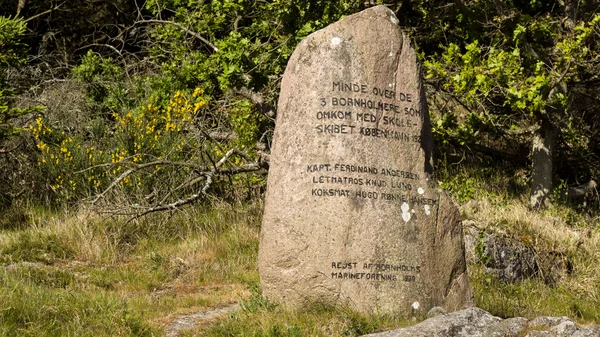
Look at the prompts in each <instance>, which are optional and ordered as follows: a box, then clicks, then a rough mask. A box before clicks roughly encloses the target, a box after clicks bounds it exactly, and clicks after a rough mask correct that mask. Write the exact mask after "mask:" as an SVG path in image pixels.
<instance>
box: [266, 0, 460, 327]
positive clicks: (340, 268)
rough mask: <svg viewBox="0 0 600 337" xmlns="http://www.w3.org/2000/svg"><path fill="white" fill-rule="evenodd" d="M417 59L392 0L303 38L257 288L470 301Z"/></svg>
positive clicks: (362, 299)
mask: <svg viewBox="0 0 600 337" xmlns="http://www.w3.org/2000/svg"><path fill="white" fill-rule="evenodd" d="M430 129H431V127H430V122H429V115H428V111H427V105H426V101H425V96H424V90H423V84H422V79H421V75H420V68H419V65H418V63H417V58H416V54H415V52H414V50H413V49H412V47H411V46H410V41H409V39H408V38H407V37H406V35H405V34H404V33H403V32H402V31H401V30H400V28H399V27H398V19H397V18H396V16H395V15H394V13H393V12H392V11H390V10H389V9H387V8H386V7H384V6H377V7H372V8H370V9H367V10H365V11H363V12H360V13H358V14H355V15H352V16H348V17H346V18H344V19H343V20H341V21H339V22H337V23H335V24H332V25H330V26H328V27H326V28H325V29H322V30H320V31H317V32H315V33H313V34H312V35H310V36H308V37H307V38H306V39H304V40H303V41H302V42H300V44H299V45H298V47H297V48H296V50H295V52H294V53H293V55H292V57H291V58H290V60H289V63H288V65H287V68H286V71H285V74H284V76H283V80H282V84H281V93H280V98H279V105H278V115H277V123H276V128H275V135H274V140H273V148H272V152H271V166H270V169H269V177H268V185H267V194H266V200H265V211H264V218H263V225H262V230H261V238H260V249H259V257H258V263H259V271H260V277H261V286H262V289H263V293H264V295H265V296H267V297H268V298H269V299H271V300H273V301H276V302H279V303H281V304H283V305H284V306H286V307H288V308H300V307H303V306H305V305H308V304H311V303H317V302H318V303H325V304H330V305H335V306H343V307H350V308H353V309H355V310H358V311H362V312H379V313H401V314H405V315H423V316H424V315H425V314H426V313H427V312H428V311H429V309H431V308H433V307H436V306H441V307H443V308H444V309H445V310H447V311H454V310H458V309H461V308H463V307H467V306H470V305H472V292H471V288H470V286H469V283H468V278H467V274H466V266H465V255H464V244H463V237H462V227H461V219H460V215H459V213H458V211H457V209H456V207H455V206H454V204H453V203H452V202H451V200H449V198H448V197H447V196H446V195H445V194H444V193H443V192H442V191H441V190H439V189H438V188H437V186H436V184H435V182H434V181H433V177H432V174H433V170H432V165H431V160H432V158H431V156H432V139H431V130H430Z"/></svg>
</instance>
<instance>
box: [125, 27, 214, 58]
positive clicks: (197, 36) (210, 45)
mask: <svg viewBox="0 0 600 337" xmlns="http://www.w3.org/2000/svg"><path fill="white" fill-rule="evenodd" d="M138 23H164V24H168V25H173V26H176V27H177V28H179V29H181V30H183V31H184V32H186V33H188V34H190V35H192V36H193V37H195V38H197V39H198V40H200V41H202V42H204V43H205V44H207V45H208V46H209V47H211V48H212V50H213V51H214V52H215V53H216V52H218V51H219V48H217V47H216V46H215V45H214V44H212V43H210V41H208V40H207V39H205V38H203V37H202V36H201V35H200V34H198V33H196V32H194V31H192V30H190V29H188V28H186V27H185V26H183V25H182V24H180V23H177V22H174V21H167V20H158V19H149V20H140V21H137V22H136V24H138Z"/></svg>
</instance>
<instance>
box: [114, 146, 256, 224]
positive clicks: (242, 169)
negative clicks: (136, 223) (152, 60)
mask: <svg viewBox="0 0 600 337" xmlns="http://www.w3.org/2000/svg"><path fill="white" fill-rule="evenodd" d="M233 155H238V156H241V157H243V158H245V159H249V157H248V155H247V154H245V153H243V152H241V151H239V150H237V149H235V148H234V149H231V150H229V151H227V153H225V155H224V156H223V157H222V158H221V159H220V160H219V161H218V162H216V163H215V164H214V169H213V170H210V171H208V172H201V173H202V174H203V175H204V177H203V178H205V179H206V181H205V183H204V186H203V187H202V189H200V191H198V193H195V194H193V195H191V196H189V197H187V198H185V199H180V200H177V201H175V202H172V203H169V204H166V205H161V204H158V205H156V206H154V207H150V208H148V209H146V210H145V211H144V212H142V213H140V214H137V215H135V216H134V217H132V218H131V219H129V220H128V222H130V221H133V220H135V219H137V218H140V217H143V216H145V215H148V214H150V213H154V212H160V211H166V210H175V209H177V208H179V207H181V206H184V205H187V204H190V203H193V202H195V201H197V200H199V199H201V198H202V197H205V196H208V193H207V192H208V189H209V188H210V186H211V185H212V183H213V181H214V177H215V176H216V175H219V174H227V175H232V174H238V173H246V172H254V171H258V170H260V169H262V168H264V167H265V164H264V158H263V157H262V156H261V157H259V160H258V161H257V162H254V163H250V164H246V165H242V166H238V167H233V168H230V169H224V170H221V169H220V167H221V166H223V165H224V164H225V163H226V162H227V160H229V158H230V157H231V156H233ZM126 173H127V174H129V172H128V171H127V172H125V173H123V174H122V175H121V176H119V178H117V180H119V179H120V178H121V177H123V176H124V175H125V174H126ZM121 180H122V179H121ZM200 180H201V178H200V177H199V178H197V179H194V180H192V181H191V182H189V183H188V184H187V186H191V185H193V184H196V183H197V182H199V181H200ZM119 181H120V180H119ZM115 182H116V183H118V182H117V181H115ZM115 182H113V184H115ZM113 184H111V185H113ZM180 187H181V186H180ZM180 187H178V188H180ZM109 188H110V187H109ZM181 188H182V187H181Z"/></svg>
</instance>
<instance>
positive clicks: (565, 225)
mask: <svg viewBox="0 0 600 337" xmlns="http://www.w3.org/2000/svg"><path fill="white" fill-rule="evenodd" d="M524 177H525V175H524V174H523V172H519V171H516V172H511V171H510V170H507V171H505V172H502V170H498V169H496V170H494V171H491V170H486V169H483V170H467V169H465V168H464V167H463V166H461V167H456V168H455V169H454V170H447V171H442V174H441V176H440V179H442V180H443V181H444V182H445V183H443V184H442V185H444V184H445V186H444V187H446V188H447V189H448V190H450V191H451V192H450V194H451V195H452V196H453V198H454V199H455V200H460V201H461V202H460V203H461V204H462V205H469V202H470V200H475V201H476V203H475V204H476V207H474V208H471V207H469V206H467V207H464V208H463V218H465V219H468V220H471V221H472V223H474V224H475V225H476V226H477V227H478V229H479V230H482V231H486V232H490V233H495V234H497V235H500V236H504V237H509V238H511V239H513V240H518V241H521V242H522V243H524V244H525V245H526V246H528V247H531V248H532V249H534V250H535V252H536V254H537V255H538V258H542V257H544V256H557V257H559V258H558V259H556V260H554V261H549V263H554V264H559V263H560V262H561V261H565V260H566V261H569V262H570V263H571V264H572V267H573V269H572V271H571V272H570V273H569V272H567V271H564V270H563V271H562V272H561V274H560V275H559V279H558V280H557V281H556V282H547V280H544V279H543V278H534V279H528V280H525V281H523V282H521V283H517V284H506V283H502V282H500V281H498V279H497V278H496V277H494V276H491V275H490V274H487V273H485V272H484V268H483V266H481V265H479V264H475V265H471V266H468V267H469V268H468V269H469V276H470V280H471V284H472V286H473V289H474V292H475V303H476V305H477V306H478V307H480V308H482V309H484V310H487V311H489V312H490V313H492V314H494V315H497V316H500V317H516V316H522V317H527V318H534V317H536V316H569V317H571V318H572V319H574V320H575V321H577V322H579V323H582V324H589V323H595V324H598V323H600V268H598V264H599V263H600V216H599V215H598V214H596V212H597V211H594V210H589V209H588V210H585V211H584V210H578V209H577V208H574V207H573V206H570V205H565V204H563V203H561V202H560V200H557V201H555V203H554V204H553V205H552V206H551V207H550V208H549V209H547V210H545V211H541V212H533V211H531V210H529V209H528V208H527V206H526V205H527V202H528V200H527V185H526V183H527V180H526V179H525V178H524ZM471 203H472V202H471ZM544 267H546V268H547V269H549V268H551V267H553V266H544ZM541 276H544V275H541Z"/></svg>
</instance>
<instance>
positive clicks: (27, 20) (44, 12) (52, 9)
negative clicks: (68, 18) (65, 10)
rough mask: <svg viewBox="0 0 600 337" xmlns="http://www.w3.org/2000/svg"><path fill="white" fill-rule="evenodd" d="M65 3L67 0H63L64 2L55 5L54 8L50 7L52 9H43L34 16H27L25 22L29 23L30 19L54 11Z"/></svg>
mask: <svg viewBox="0 0 600 337" xmlns="http://www.w3.org/2000/svg"><path fill="white" fill-rule="evenodd" d="M65 3H66V1H63V2H62V3H61V4H60V5H56V7H54V8H50V9H49V10H47V11H43V12H41V13H39V14H36V15H34V16H32V17H30V18H27V19H25V20H23V23H27V22H29V21H31V20H33V19H35V18H37V17H40V16H42V15H46V14H48V13H51V12H54V11H55V10H57V9H59V8H60V6H62V5H64V4H65Z"/></svg>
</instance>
